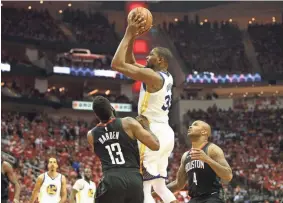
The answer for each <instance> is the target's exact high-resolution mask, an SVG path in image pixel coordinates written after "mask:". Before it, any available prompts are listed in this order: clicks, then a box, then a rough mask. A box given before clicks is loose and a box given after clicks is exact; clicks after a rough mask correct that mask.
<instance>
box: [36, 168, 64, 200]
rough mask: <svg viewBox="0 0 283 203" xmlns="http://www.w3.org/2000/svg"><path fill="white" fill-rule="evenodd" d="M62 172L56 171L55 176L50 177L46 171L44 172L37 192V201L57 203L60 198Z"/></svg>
mask: <svg viewBox="0 0 283 203" xmlns="http://www.w3.org/2000/svg"><path fill="white" fill-rule="evenodd" d="M61 186H62V174H60V173H58V175H57V176H56V177H55V178H51V177H50V176H49V175H48V173H47V172H46V173H44V179H43V183H42V185H41V187H40V192H39V198H38V199H39V203H51V202H52V203H53V202H54V203H59V202H60V200H61Z"/></svg>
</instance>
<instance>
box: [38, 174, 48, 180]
mask: <svg viewBox="0 0 283 203" xmlns="http://www.w3.org/2000/svg"><path fill="white" fill-rule="evenodd" d="M45 176H46V172H44V173H41V174H40V175H39V176H38V177H37V180H39V181H44V180H45V178H46V177H45Z"/></svg>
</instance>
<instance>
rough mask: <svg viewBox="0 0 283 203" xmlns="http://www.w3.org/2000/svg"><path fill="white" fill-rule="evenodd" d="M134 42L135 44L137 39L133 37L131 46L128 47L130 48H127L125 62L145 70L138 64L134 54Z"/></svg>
mask: <svg viewBox="0 0 283 203" xmlns="http://www.w3.org/2000/svg"><path fill="white" fill-rule="evenodd" d="M134 42H135V37H133V38H132V39H131V40H130V42H129V45H128V48H127V51H126V58H125V62H126V63H129V64H132V65H134V66H137V67H138V68H144V66H143V65H141V64H139V63H137V62H136V59H135V55H134V52H133V47H134Z"/></svg>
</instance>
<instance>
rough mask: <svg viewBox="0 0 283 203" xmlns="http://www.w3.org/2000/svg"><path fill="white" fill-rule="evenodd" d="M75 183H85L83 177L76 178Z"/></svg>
mask: <svg viewBox="0 0 283 203" xmlns="http://www.w3.org/2000/svg"><path fill="white" fill-rule="evenodd" d="M76 183H79V184H82V185H83V184H85V180H84V179H83V178H80V179H78V180H76Z"/></svg>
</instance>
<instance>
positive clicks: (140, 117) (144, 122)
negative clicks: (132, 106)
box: [136, 115, 149, 129]
mask: <svg viewBox="0 0 283 203" xmlns="http://www.w3.org/2000/svg"><path fill="white" fill-rule="evenodd" d="M136 120H137V121H138V122H139V123H140V124H141V125H142V127H143V128H145V129H148V128H149V121H148V119H147V117H145V116H143V115H138V116H137V117H136Z"/></svg>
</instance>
